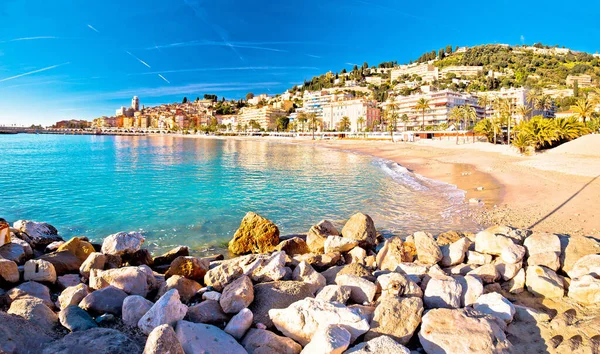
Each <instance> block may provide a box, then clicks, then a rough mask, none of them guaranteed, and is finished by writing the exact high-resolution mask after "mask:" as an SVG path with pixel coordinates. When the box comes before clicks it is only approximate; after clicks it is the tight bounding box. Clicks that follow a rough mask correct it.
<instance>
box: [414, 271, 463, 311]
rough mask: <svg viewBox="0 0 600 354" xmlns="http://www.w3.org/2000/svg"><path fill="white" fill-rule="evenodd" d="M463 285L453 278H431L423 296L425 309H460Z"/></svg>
mask: <svg viewBox="0 0 600 354" xmlns="http://www.w3.org/2000/svg"><path fill="white" fill-rule="evenodd" d="M462 291H463V289H462V286H461V284H460V283H459V282H458V281H456V280H455V279H453V278H451V277H446V278H444V279H439V278H431V279H430V280H429V281H428V282H427V287H426V288H425V292H424V294H423V301H424V303H425V307H427V308H428V309H432V308H438V307H441V308H459V307H460V306H461V295H462Z"/></svg>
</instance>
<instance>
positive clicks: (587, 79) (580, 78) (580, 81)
mask: <svg viewBox="0 0 600 354" xmlns="http://www.w3.org/2000/svg"><path fill="white" fill-rule="evenodd" d="M575 81H577V85H579V87H591V86H592V76H590V75H569V76H567V86H573V85H574V84H575Z"/></svg>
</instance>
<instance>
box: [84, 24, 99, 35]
mask: <svg viewBox="0 0 600 354" xmlns="http://www.w3.org/2000/svg"><path fill="white" fill-rule="evenodd" d="M87 26H88V27H89V28H90V29H91V30H92V31H94V32H96V33H100V31H98V30H97V29H95V28H94V26H92V25H87Z"/></svg>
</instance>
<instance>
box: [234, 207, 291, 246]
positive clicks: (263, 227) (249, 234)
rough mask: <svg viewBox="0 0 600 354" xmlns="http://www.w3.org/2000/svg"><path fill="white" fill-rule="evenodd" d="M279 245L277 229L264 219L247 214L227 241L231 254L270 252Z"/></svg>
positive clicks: (251, 213)
mask: <svg viewBox="0 0 600 354" xmlns="http://www.w3.org/2000/svg"><path fill="white" fill-rule="evenodd" d="M277 244H279V229H278V228H277V226H276V225H275V224H274V223H272V222H271V221H269V220H267V219H265V218H264V217H262V216H260V215H258V214H256V213H253V212H248V213H247V214H246V216H244V218H243V219H242V222H241V224H240V227H239V228H238V229H237V231H236V232H235V234H234V235H233V239H232V240H231V241H229V251H231V253H233V254H247V253H266V252H271V251H272V250H273V249H274V248H275V246H277Z"/></svg>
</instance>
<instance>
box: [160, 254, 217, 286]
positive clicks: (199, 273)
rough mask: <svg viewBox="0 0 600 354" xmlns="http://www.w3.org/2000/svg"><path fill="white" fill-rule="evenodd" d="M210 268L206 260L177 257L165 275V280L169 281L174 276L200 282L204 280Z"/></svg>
mask: <svg viewBox="0 0 600 354" xmlns="http://www.w3.org/2000/svg"><path fill="white" fill-rule="evenodd" d="M208 267H209V262H208V261H207V260H206V259H202V258H198V257H189V256H187V257H186V256H181V257H177V258H175V260H174V261H173V262H172V263H171V266H170V267H169V270H167V272H166V273H165V278H167V279H168V278H169V277H170V276H173V275H181V276H182V277H186V278H188V279H192V280H195V281H198V282H200V281H202V280H203V279H204V276H205V275H206V272H207V271H208Z"/></svg>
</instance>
